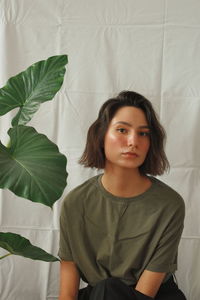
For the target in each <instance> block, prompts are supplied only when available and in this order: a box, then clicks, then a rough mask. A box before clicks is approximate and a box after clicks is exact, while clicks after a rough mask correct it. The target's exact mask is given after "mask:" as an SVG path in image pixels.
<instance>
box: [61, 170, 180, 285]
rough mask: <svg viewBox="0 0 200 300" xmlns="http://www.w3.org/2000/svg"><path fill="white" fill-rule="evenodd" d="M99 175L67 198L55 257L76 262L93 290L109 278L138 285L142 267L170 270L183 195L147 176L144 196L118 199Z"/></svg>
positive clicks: (174, 262)
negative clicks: (148, 185) (147, 185)
mask: <svg viewBox="0 0 200 300" xmlns="http://www.w3.org/2000/svg"><path fill="white" fill-rule="evenodd" d="M101 176H102V175H98V176H95V177H93V178H91V179H89V180H87V181H86V182H84V183H83V184H81V185H80V186H78V187H77V188H75V189H74V190H72V191H71V192H70V193H69V194H68V195H67V197H66V198H65V200H64V202H63V205H62V210H61V216H60V248H59V257H60V258H61V259H62V260H65V261H74V262H75V263H76V265H77V267H78V269H79V272H80V276H81V278H82V279H83V280H84V281H86V282H88V283H89V284H90V285H92V286H94V285H95V284H96V283H97V282H99V281H101V280H103V279H105V278H107V277H111V276H112V277H117V278H119V279H121V280H122V281H123V282H125V283H126V284H128V285H131V284H136V283H137V281H138V279H139V277H140V275H141V274H142V272H143V271H144V270H145V269H146V270H149V271H154V272H166V273H172V272H174V271H175V270H176V269H177V249H178V244H179V241H180V237H181V233H182V230H183V221H184V213H185V206H184V202H183V199H182V198H181V196H180V195H179V194H178V193H177V192H176V191H174V190H173V189H172V188H170V187H169V186H167V185H166V184H164V183H163V182H161V181H160V180H158V179H156V178H154V177H149V178H150V180H151V181H152V185H151V187H150V188H149V189H148V190H147V191H146V192H144V193H142V194H140V195H138V196H135V197H131V198H121V197H117V196H114V195H112V194H110V193H109V192H108V191H106V190H105V189H104V187H103V185H102V183H101Z"/></svg>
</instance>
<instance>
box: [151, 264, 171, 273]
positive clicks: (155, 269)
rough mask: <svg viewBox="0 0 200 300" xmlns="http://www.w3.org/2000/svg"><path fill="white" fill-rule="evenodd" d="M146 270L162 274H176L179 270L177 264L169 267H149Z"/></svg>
mask: <svg viewBox="0 0 200 300" xmlns="http://www.w3.org/2000/svg"><path fill="white" fill-rule="evenodd" d="M146 270H148V271H151V272H162V273H174V272H175V271H176V270H177V264H173V265H170V266H169V265H168V266H166V265H165V266H164V265H163V266H154V265H149V266H148V267H147V268H146Z"/></svg>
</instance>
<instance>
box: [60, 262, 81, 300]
mask: <svg viewBox="0 0 200 300" xmlns="http://www.w3.org/2000/svg"><path fill="white" fill-rule="evenodd" d="M60 275H61V276H60V294H59V300H77V298H78V290H79V282H80V276H79V273H78V270H77V268H76V265H75V263H74V262H70V261H61V270H60Z"/></svg>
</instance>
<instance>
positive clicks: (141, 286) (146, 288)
mask: <svg viewBox="0 0 200 300" xmlns="http://www.w3.org/2000/svg"><path fill="white" fill-rule="evenodd" d="M165 275H166V273H160V272H151V271H148V270H144V272H143V273H142V275H141V276H140V279H139V280H138V283H137V285H136V287H135V289H136V290H137V291H139V292H141V293H143V294H144V295H146V296H149V297H152V298H154V297H155V295H156V294H157V292H158V290H159V287H160V285H161V283H162V281H163V279H164V277H165Z"/></svg>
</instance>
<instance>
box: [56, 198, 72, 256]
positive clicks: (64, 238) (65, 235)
mask: <svg viewBox="0 0 200 300" xmlns="http://www.w3.org/2000/svg"><path fill="white" fill-rule="evenodd" d="M66 200H67V198H65V200H64V201H63V204H62V207H61V213H60V243H59V251H58V256H59V257H60V259H62V260H66V261H72V260H73V257H72V252H71V248H70V242H69V235H70V232H69V230H70V228H69V226H68V216H67V213H68V211H67V205H66Z"/></svg>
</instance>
